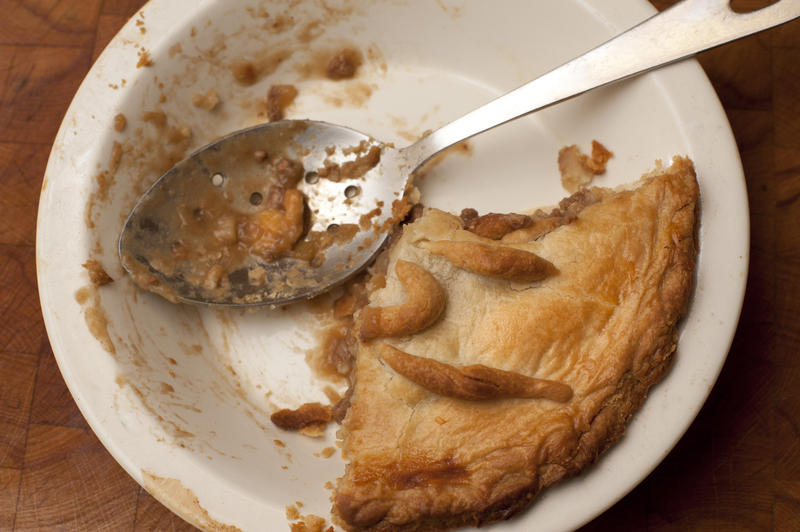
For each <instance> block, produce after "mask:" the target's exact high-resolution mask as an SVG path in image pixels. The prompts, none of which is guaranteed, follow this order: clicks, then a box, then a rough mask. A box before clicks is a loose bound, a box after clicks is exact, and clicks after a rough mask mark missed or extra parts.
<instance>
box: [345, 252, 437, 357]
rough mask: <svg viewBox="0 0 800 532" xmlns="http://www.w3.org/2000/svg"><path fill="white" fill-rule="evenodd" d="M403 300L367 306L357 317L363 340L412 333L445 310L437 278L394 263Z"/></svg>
mask: <svg viewBox="0 0 800 532" xmlns="http://www.w3.org/2000/svg"><path fill="white" fill-rule="evenodd" d="M395 272H396V273H397V278H398V279H399V280H400V282H401V283H403V286H404V287H405V291H406V294H407V297H406V301H404V302H403V303H401V304H397V305H391V306H385V307H381V306H368V307H364V309H362V310H361V313H360V315H359V320H358V322H359V331H358V335H359V338H360V339H361V340H362V341H369V340H372V339H374V338H381V337H387V336H405V335H408V334H414V333H417V332H419V331H422V330H423V329H427V328H428V327H430V326H431V325H433V324H434V323H435V322H436V320H438V319H439V316H441V315H442V311H444V307H445V302H446V296H445V293H444V290H442V286H441V285H440V284H439V282H438V281H437V280H436V278H435V277H434V276H433V275H431V274H430V273H428V272H427V271H426V270H425V269H424V268H421V267H420V266H418V265H416V264H414V263H413V262H408V261H404V260H398V261H397V262H396V263H395Z"/></svg>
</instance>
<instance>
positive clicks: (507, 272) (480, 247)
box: [420, 240, 557, 282]
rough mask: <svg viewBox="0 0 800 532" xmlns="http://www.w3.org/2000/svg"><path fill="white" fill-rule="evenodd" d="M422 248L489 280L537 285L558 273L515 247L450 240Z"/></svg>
mask: <svg viewBox="0 0 800 532" xmlns="http://www.w3.org/2000/svg"><path fill="white" fill-rule="evenodd" d="M420 247H422V248H423V249H426V250H428V251H430V252H431V253H434V254H436V255H441V256H442V257H444V258H445V259H447V260H448V261H450V262H451V263H452V264H453V266H455V267H456V268H461V269H462V270H467V271H470V272H473V273H477V274H479V275H485V276H487V277H494V278H498V279H507V280H510V281H522V282H533V281H540V280H542V279H544V278H545V277H549V276H550V275H553V274H555V273H556V272H557V270H556V267H555V266H553V263H551V262H550V261H548V260H547V259H543V258H542V257H540V256H538V255H536V254H535V253H531V252H530V251H525V250H522V249H516V248H512V247H506V246H495V245H488V244H482V243H480V242H455V241H449V240H440V241H435V242H431V241H428V242H421V243H420Z"/></svg>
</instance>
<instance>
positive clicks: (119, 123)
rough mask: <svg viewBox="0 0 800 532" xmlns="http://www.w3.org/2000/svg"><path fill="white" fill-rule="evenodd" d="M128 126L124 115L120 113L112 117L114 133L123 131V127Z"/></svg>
mask: <svg viewBox="0 0 800 532" xmlns="http://www.w3.org/2000/svg"><path fill="white" fill-rule="evenodd" d="M126 125H128V119H127V118H125V115H124V114H122V113H119V114H117V115H116V116H114V131H116V132H118V133H119V132H122V131H124V130H125V126H126Z"/></svg>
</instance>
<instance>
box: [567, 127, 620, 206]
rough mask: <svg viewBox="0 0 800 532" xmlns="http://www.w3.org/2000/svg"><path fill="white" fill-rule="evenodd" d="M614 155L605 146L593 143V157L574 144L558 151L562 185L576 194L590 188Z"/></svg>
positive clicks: (594, 141)
mask: <svg viewBox="0 0 800 532" xmlns="http://www.w3.org/2000/svg"><path fill="white" fill-rule="evenodd" d="M613 156H614V153H613V152H611V151H609V150H608V149H606V147H605V146H603V145H602V144H600V143H599V142H597V141H596V140H593V141H592V155H591V157H590V156H588V155H586V154H584V153H582V152H581V150H580V148H578V146H576V145H575V144H573V145H572V146H565V147H563V148H561V149H560V150H559V151H558V171H559V172H560V173H561V184H562V186H563V187H564V188H565V189H566V190H567V191H568V192H570V193H573V194H574V193H575V192H577V191H579V190H580V189H582V188H585V187H587V186H589V185H590V184H591V183H592V180H594V177H595V176H597V175H601V174H604V173H605V171H606V163H607V162H608V160H609V159H610V158H611V157H613Z"/></svg>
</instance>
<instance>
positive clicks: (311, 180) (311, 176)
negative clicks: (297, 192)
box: [306, 172, 319, 185]
mask: <svg viewBox="0 0 800 532" xmlns="http://www.w3.org/2000/svg"><path fill="white" fill-rule="evenodd" d="M317 181H319V174H318V173H316V172H308V173H307V174H306V183H308V184H309V185H313V184H315V183H316V182H317Z"/></svg>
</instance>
